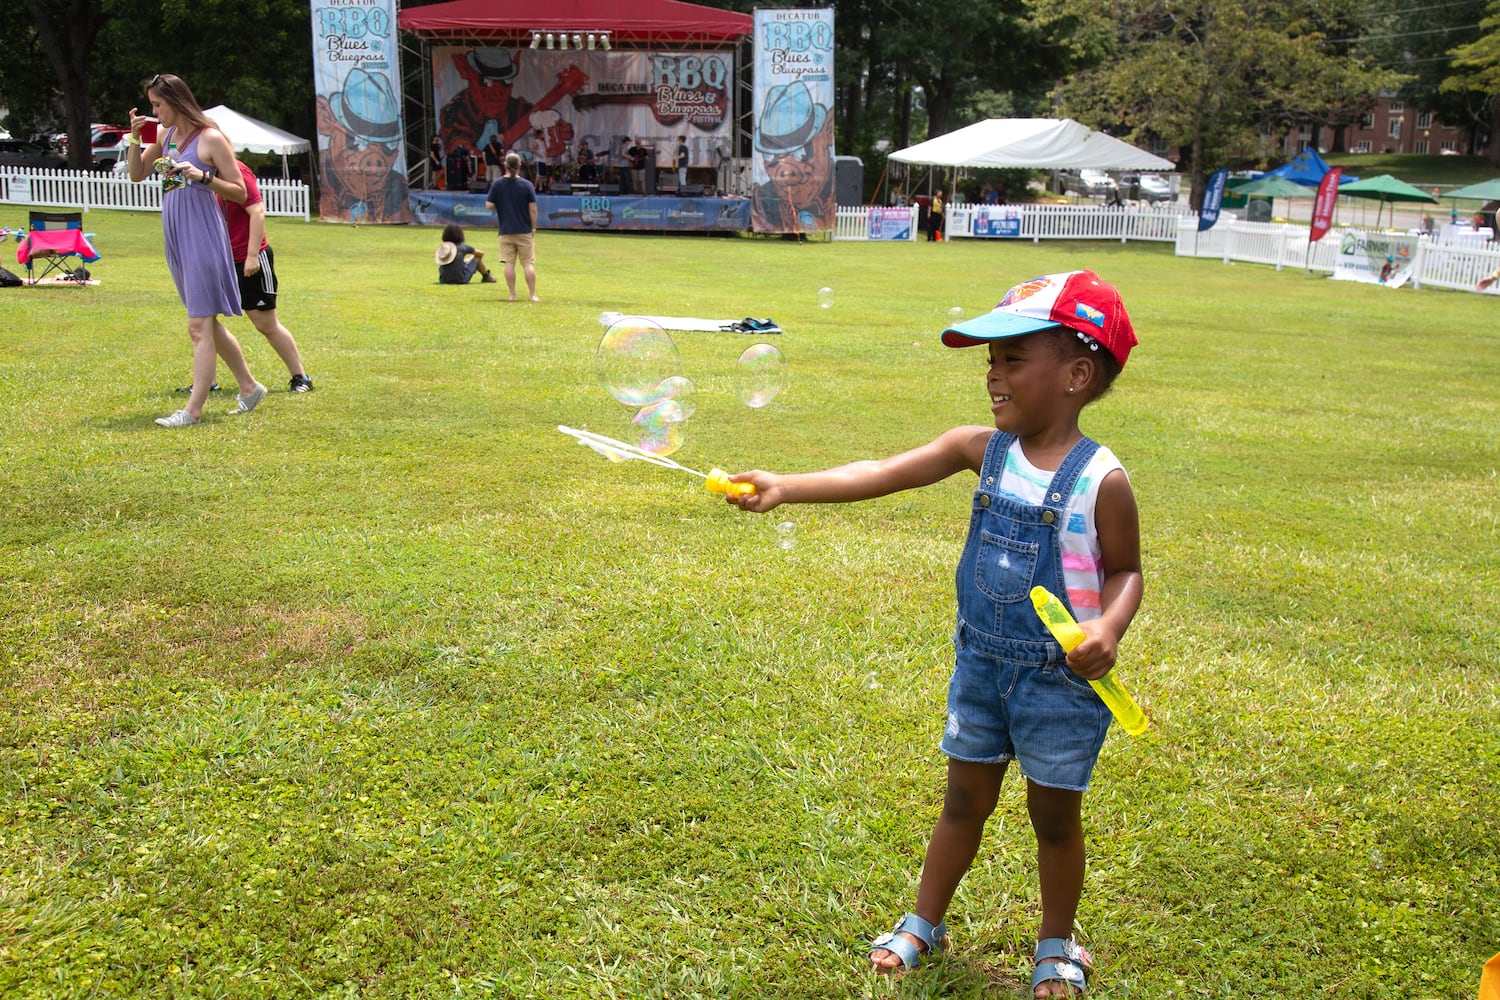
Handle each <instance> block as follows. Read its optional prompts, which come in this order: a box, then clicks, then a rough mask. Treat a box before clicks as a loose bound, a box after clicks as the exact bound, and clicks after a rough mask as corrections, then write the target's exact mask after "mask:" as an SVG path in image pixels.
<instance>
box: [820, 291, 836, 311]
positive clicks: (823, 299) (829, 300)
mask: <svg viewBox="0 0 1500 1000" xmlns="http://www.w3.org/2000/svg"><path fill="white" fill-rule="evenodd" d="M818 305H819V306H820V307H821V308H823V309H832V308H833V289H832V288H828V287H826V286H825V287H823V288H820V289H818Z"/></svg>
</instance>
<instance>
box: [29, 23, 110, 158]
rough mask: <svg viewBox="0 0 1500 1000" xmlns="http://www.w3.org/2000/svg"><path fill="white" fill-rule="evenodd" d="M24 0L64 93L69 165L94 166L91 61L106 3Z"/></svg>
mask: <svg viewBox="0 0 1500 1000" xmlns="http://www.w3.org/2000/svg"><path fill="white" fill-rule="evenodd" d="M23 2H24V3H25V5H26V12H27V13H28V14H30V15H31V23H32V27H33V28H34V29H35V32H36V39H37V42H38V43H39V45H40V47H41V50H42V52H44V53H45V54H46V57H47V62H48V63H49V64H50V65H51V67H52V72H53V75H54V76H55V78H56V80H57V86H58V90H59V91H60V92H61V94H62V107H63V119H64V121H65V122H66V123H67V132H68V165H69V166H71V167H75V168H78V169H84V168H87V167H89V166H92V163H93V156H92V153H91V147H90V145H89V124H90V122H92V121H93V118H92V117H90V111H91V110H92V104H91V103H90V101H89V65H90V63H91V62H92V61H93V57H94V42H95V40H96V39H97V38H98V35H99V29H100V28H102V27H104V22H105V17H104V9H103V4H102V3H100V2H99V0H67V2H66V3H61V2H59V3H43V2H41V0H23Z"/></svg>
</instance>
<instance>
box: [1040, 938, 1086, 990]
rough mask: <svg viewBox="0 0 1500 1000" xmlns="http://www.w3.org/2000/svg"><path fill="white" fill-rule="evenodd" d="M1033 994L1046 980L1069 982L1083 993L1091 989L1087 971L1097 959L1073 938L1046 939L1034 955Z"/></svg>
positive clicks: (1041, 941) (1069, 984)
mask: <svg viewBox="0 0 1500 1000" xmlns="http://www.w3.org/2000/svg"><path fill="white" fill-rule="evenodd" d="M1031 961H1032V969H1031V995H1032V996H1036V988H1037V987H1038V986H1040V985H1042V984H1043V983H1066V984H1067V985H1068V986H1070V987H1072V989H1073V990H1075V991H1076V992H1075V993H1074V995H1075V996H1082V995H1083V994H1084V993H1085V992H1086V991H1087V990H1088V988H1089V977H1088V974H1089V973H1090V972H1093V971H1094V958H1093V956H1092V955H1090V954H1089V953H1088V952H1087V951H1085V950H1084V949H1083V947H1082V946H1081V945H1079V944H1078V942H1076V941H1074V940H1073V939H1072V938H1043V939H1042V940H1040V941H1038V942H1037V945H1036V954H1035V955H1033V956H1032V959H1031Z"/></svg>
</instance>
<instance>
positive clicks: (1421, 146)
mask: <svg viewBox="0 0 1500 1000" xmlns="http://www.w3.org/2000/svg"><path fill="white" fill-rule="evenodd" d="M1411 145H1412V150H1411V151H1412V152H1413V153H1426V152H1427V140H1426V139H1418V140H1417V141H1416V142H1414V143H1412V144H1411Z"/></svg>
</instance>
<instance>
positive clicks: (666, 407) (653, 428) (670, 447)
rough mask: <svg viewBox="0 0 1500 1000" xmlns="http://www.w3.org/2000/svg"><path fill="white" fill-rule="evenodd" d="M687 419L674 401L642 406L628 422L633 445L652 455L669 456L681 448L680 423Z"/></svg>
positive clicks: (669, 400)
mask: <svg viewBox="0 0 1500 1000" xmlns="http://www.w3.org/2000/svg"><path fill="white" fill-rule="evenodd" d="M686 419H687V418H686V417H685V416H684V415H683V413H682V407H681V406H679V405H677V401H676V400H675V399H664V400H662V401H661V402H659V403H652V404H651V405H649V406H643V407H641V408H640V410H639V411H638V412H637V413H636V415H635V416H634V417H632V418H631V420H630V427H631V430H633V431H634V432H635V443H636V444H638V445H640V446H641V448H643V449H645V450H646V451H649V452H651V453H652V454H653V455H670V454H672V453H673V452H674V451H676V450H677V449H679V448H681V447H682V423H683V421H684V420H686Z"/></svg>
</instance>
